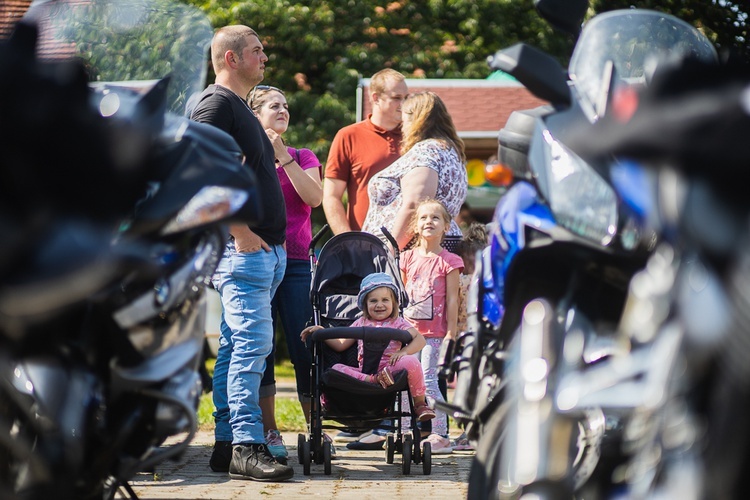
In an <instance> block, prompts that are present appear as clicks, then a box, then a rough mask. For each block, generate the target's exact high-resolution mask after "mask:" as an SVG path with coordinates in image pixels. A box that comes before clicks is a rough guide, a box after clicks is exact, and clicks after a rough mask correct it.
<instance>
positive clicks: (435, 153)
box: [362, 139, 469, 238]
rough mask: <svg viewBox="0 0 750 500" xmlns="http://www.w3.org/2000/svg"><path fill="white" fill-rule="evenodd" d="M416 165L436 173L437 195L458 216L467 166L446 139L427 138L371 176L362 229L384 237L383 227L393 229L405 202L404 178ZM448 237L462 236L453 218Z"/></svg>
mask: <svg viewBox="0 0 750 500" xmlns="http://www.w3.org/2000/svg"><path fill="white" fill-rule="evenodd" d="M417 167H427V168H431V169H432V170H434V171H435V172H437V175H438V186H437V192H436V193H435V198H436V199H437V200H439V201H441V202H442V203H443V204H444V205H445V207H446V208H447V209H448V213H450V215H451V217H452V218H453V217H456V215H458V212H459V210H460V209H461V204H462V203H463V202H464V201H465V200H466V192H467V191H468V187H469V181H468V177H467V174H466V165H465V164H464V162H462V161H461V157H460V156H459V154H458V151H456V150H455V149H454V148H453V147H452V146H450V145H448V144H447V143H446V142H444V141H442V140H438V139H426V140H424V141H421V142H418V143H417V144H415V145H414V147H413V148H411V149H410V150H409V151H407V152H406V154H404V155H403V156H402V157H401V158H399V159H398V160H396V161H395V162H393V163H392V164H391V165H390V166H389V167H387V168H386V169H384V170H382V171H380V172H378V173H377V174H375V175H374V176H373V177H372V179H370V184H369V187H368V194H369V196H370V209H369V210H368V211H367V217H366V218H365V222H364V224H363V225H362V231H366V232H368V233H372V234H375V235H377V236H379V237H381V238H382V235H381V231H380V228H381V227H385V228H386V229H388V230H389V231H391V230H392V229H393V221H394V220H395V218H396V213H397V212H398V211H399V209H400V208H401V203H402V202H403V195H402V191H401V178H402V177H404V176H405V175H406V174H408V173H409V172H410V171H411V170H412V169H414V168H417ZM448 236H455V237H457V238H460V237H461V228H460V227H459V226H458V224H457V223H456V221H451V227H450V230H449V231H448Z"/></svg>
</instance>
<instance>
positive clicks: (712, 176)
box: [561, 61, 750, 499]
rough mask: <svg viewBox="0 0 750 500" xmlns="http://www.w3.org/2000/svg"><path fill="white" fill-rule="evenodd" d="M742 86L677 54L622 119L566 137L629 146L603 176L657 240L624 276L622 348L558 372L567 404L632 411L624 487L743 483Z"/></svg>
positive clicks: (608, 148)
mask: <svg viewBox="0 0 750 500" xmlns="http://www.w3.org/2000/svg"><path fill="white" fill-rule="evenodd" d="M748 89H750V72H749V71H748V69H747V68H746V67H741V66H739V65H736V64H723V65H718V64H706V63H703V62H700V61H686V62H684V63H683V64H680V65H678V66H676V67H674V68H669V70H668V71H664V72H662V73H661V74H659V75H657V76H656V77H655V78H654V82H653V85H651V86H649V87H648V88H647V89H645V90H643V91H641V92H639V93H638V94H637V95H636V96H635V100H634V104H635V107H634V111H633V113H632V114H631V116H629V117H628V118H627V119H626V120H622V119H619V120H617V123H616V124H615V123H613V121H614V120H613V119H605V120H602V122H601V123H599V124H597V125H596V126H595V127H593V128H592V129H590V130H587V131H586V140H583V139H582V138H581V137H580V135H582V134H581V132H580V131H578V132H577V133H573V134H571V135H570V137H569V140H570V143H571V144H572V145H573V147H574V148H575V149H576V151H578V152H580V153H581V154H582V155H586V157H587V158H589V159H590V161H592V162H602V163H603V164H605V165H606V164H607V157H608V156H609V155H611V154H615V155H618V156H620V157H625V158H628V159H629V161H627V162H620V163H619V164H616V165H614V166H612V167H611V168H609V170H610V171H611V172H612V174H611V177H612V180H613V185H614V186H616V188H617V190H618V193H620V196H621V197H622V198H623V199H624V200H627V202H628V203H629V204H631V205H632V206H633V207H635V208H636V209H637V211H638V212H639V213H640V214H641V221H642V225H643V226H644V227H650V228H652V229H653V230H655V231H656V232H657V233H658V234H659V235H660V240H661V243H660V246H659V248H658V250H657V251H656V252H655V253H654V254H653V255H652V256H651V258H650V259H649V262H648V264H647V266H646V268H644V269H643V270H642V271H640V272H639V273H638V274H637V275H636V276H635V277H634V279H633V280H632V282H631V285H630V291H629V295H628V299H627V305H626V308H625V311H624V313H623V316H622V319H621V322H620V325H619V328H618V333H619V335H620V336H621V337H622V338H623V339H624V340H626V341H627V342H628V343H629V344H630V345H631V348H630V349H629V351H628V353H627V355H626V356H623V357H622V358H621V359H619V360H617V362H615V360H612V361H611V362H607V363H604V364H602V365H601V366H599V367H597V369H596V370H592V371H590V372H587V373H571V374H568V375H567V376H566V377H565V378H563V380H562V382H561V394H562V393H565V394H567V396H566V397H567V399H568V402H569V403H570V406H571V408H573V407H575V408H577V407H580V406H581V405H587V404H598V405H607V406H611V407H615V406H619V407H629V408H632V409H633V410H634V411H635V412H636V418H634V419H633V421H632V425H630V426H629V428H627V429H626V436H627V439H626V441H625V445H626V446H627V447H628V448H629V449H630V450H631V457H632V458H631V460H629V462H628V464H627V466H626V467H624V472H625V473H624V477H625V483H626V486H627V495H628V497H630V498H688V499H691V498H694V499H699V498H746V497H747V494H748V491H747V490H748V488H747V486H746V484H745V483H746V481H745V477H746V474H747V471H748V470H749V469H748V467H749V466H750V454H749V453H748V450H750V446H749V445H750V440H749V439H748V438H749V436H748V432H747V425H746V421H747V416H748V409H749V408H750V406H749V404H748V403H749V402H750V392H748V381H750V377H749V376H748V370H747V355H748V351H747V338H748V335H750V324H748V320H747V311H748V310H750V303H749V302H748V294H747V290H748V286H749V285H748V274H747V271H746V270H747V265H748V262H750V260H748V259H749V258H750V254H749V253H748V236H749V235H748V225H747V221H748V215H749V209H750V206H748V203H747V197H746V195H745V193H744V189H743V188H742V187H741V186H743V185H744V184H743V183H741V182H739V183H738V181H739V180H741V179H742V178H743V171H744V170H745V169H746V165H747V162H748V160H749V159H750V150H748V147H747V145H746V144H745V141H744V137H745V135H746V134H747V132H748V130H750V117H748V114H747V112H746V106H745V105H744V104H743V102H744V99H746V95H747V92H748ZM657 131H658V132H659V133H658V134H656V132H657ZM576 135H578V136H576ZM697 139H700V141H697ZM633 160H635V161H633ZM707 165H712V167H711V168H707Z"/></svg>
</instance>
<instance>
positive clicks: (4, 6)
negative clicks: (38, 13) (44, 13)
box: [0, 0, 31, 40]
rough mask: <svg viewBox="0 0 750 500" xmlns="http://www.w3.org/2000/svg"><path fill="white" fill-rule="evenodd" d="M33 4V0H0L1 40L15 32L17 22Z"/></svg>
mask: <svg viewBox="0 0 750 500" xmlns="http://www.w3.org/2000/svg"><path fill="white" fill-rule="evenodd" d="M29 5H31V0H2V1H0V40H5V39H6V38H8V37H9V36H10V34H11V33H13V29H14V28H15V26H16V23H17V22H18V21H19V20H20V19H21V18H22V17H23V15H24V14H25V13H26V11H27V10H28V8H29Z"/></svg>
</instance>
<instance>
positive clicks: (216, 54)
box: [211, 24, 260, 73]
mask: <svg viewBox="0 0 750 500" xmlns="http://www.w3.org/2000/svg"><path fill="white" fill-rule="evenodd" d="M249 36H254V37H256V38H258V40H260V37H259V36H258V34H257V33H256V32H255V30H254V29H252V28H250V27H249V26H245V25H242V24H234V25H232V26H224V27H223V28H219V29H218V30H216V32H215V33H214V38H213V40H211V64H213V66H214V72H216V73H218V72H220V71H221V70H223V69H224V54H226V52H227V51H228V50H231V51H232V52H234V53H235V54H237V58H238V59H239V60H240V61H241V60H242V51H243V49H244V48H245V47H246V46H247V37H249Z"/></svg>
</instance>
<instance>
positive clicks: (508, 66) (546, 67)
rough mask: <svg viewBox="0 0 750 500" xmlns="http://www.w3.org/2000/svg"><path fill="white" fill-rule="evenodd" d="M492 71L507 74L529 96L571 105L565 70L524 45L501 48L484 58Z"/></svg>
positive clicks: (518, 44)
mask: <svg viewBox="0 0 750 500" xmlns="http://www.w3.org/2000/svg"><path fill="white" fill-rule="evenodd" d="M487 62H488V63H489V65H490V67H491V68H492V69H499V70H501V71H504V72H506V73H508V74H509V75H511V76H513V77H515V78H516V80H518V81H519V82H521V83H522V84H523V85H524V86H526V88H528V89H529V90H530V91H531V93H532V94H534V95H535V96H537V97H539V98H540V99H544V100H546V101H549V102H550V103H552V104H553V105H557V106H565V107H567V106H570V89H569V88H568V82H567V77H566V73H565V70H564V69H563V67H562V66H561V65H560V63H559V62H557V59H555V58H554V57H552V56H550V55H548V54H546V53H544V52H542V51H541V50H539V49H535V48H534V47H532V46H531V45H526V44H525V43H517V44H515V45H513V46H511V47H508V48H507V49H501V50H499V51H497V52H496V53H495V54H494V55H492V56H489V57H488V58H487Z"/></svg>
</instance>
